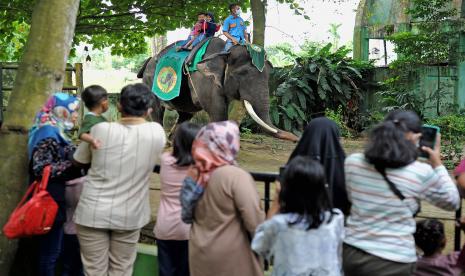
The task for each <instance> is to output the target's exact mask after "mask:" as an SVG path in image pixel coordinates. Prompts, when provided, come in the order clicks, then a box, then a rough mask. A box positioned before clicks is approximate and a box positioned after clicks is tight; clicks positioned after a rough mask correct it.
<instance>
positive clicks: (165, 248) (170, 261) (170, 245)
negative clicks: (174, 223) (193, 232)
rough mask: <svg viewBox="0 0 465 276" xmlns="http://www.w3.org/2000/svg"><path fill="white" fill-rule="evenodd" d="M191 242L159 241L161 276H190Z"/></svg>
mask: <svg viewBox="0 0 465 276" xmlns="http://www.w3.org/2000/svg"><path fill="white" fill-rule="evenodd" d="M188 243H189V241H187V240H184V241H175V240H159V239H157V247H158V269H159V276H189V250H188Z"/></svg>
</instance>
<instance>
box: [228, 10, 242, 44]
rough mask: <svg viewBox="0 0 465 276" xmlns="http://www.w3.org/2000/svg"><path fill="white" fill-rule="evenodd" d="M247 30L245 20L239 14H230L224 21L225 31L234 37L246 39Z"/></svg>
mask: <svg viewBox="0 0 465 276" xmlns="http://www.w3.org/2000/svg"><path fill="white" fill-rule="evenodd" d="M245 30H246V26H245V24H244V20H243V19H242V18H241V17H240V16H238V17H236V18H234V16H233V15H230V16H228V18H226V20H225V21H224V23H223V32H228V33H229V34H230V35H231V36H232V37H234V38H235V39H237V40H238V41H240V40H245V37H244V31H245Z"/></svg>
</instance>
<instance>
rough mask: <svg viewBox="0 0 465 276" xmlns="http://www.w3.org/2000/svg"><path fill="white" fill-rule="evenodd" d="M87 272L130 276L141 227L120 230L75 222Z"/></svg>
mask: <svg viewBox="0 0 465 276" xmlns="http://www.w3.org/2000/svg"><path fill="white" fill-rule="evenodd" d="M76 228H77V236H78V239H79V244H80V247H81V259H82V264H83V266H84V273H85V275H86V276H131V275H132V270H133V266H134V261H135V260H136V255H137V248H136V246H137V241H138V240H139V234H140V229H138V230H130V231H119V230H110V229H98V228H90V227H85V226H82V225H76Z"/></svg>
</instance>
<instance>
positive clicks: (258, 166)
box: [144, 135, 464, 251]
mask: <svg viewBox="0 0 465 276" xmlns="http://www.w3.org/2000/svg"><path fill="white" fill-rule="evenodd" d="M364 143H365V140H364V139H357V140H346V139H343V140H342V144H343V147H344V149H345V151H346V154H351V153H354V152H361V151H363V147H364ZM295 145H296V144H294V143H292V142H288V141H282V140H277V139H275V138H272V137H269V136H263V135H243V136H242V137H241V150H240V153H239V158H238V162H239V165H240V166H241V167H242V168H244V169H246V170H248V171H251V172H274V173H277V172H278V170H279V167H280V166H282V165H284V164H285V163H286V162H287V160H288V158H289V155H290V154H291V153H292V150H293V149H294V147H295ZM159 188H160V182H159V178H158V175H157V174H154V175H153V181H152V185H151V206H152V219H153V221H155V220H156V214H157V207H158V204H159ZM257 189H258V191H259V193H260V195H261V197H262V198H263V197H264V192H263V190H264V184H263V183H259V182H257ZM271 190H272V194H273V187H272V188H271ZM423 217H437V218H441V219H442V220H443V222H444V223H445V225H446V232H447V238H448V243H447V246H446V251H450V250H452V249H453V239H454V222H453V221H452V220H451V219H453V218H454V213H453V212H446V211H443V210H440V209H438V208H436V207H434V206H431V205H429V204H428V203H426V202H423V203H422V212H421V213H420V214H419V219H421V218H423ZM152 229H153V223H151V224H149V225H148V226H147V227H146V228H145V231H144V241H145V242H149V243H151V242H153V234H152V233H151V232H152ZM463 240H464V239H463V237H462V241H463Z"/></svg>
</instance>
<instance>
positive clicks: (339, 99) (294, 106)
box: [243, 43, 372, 135]
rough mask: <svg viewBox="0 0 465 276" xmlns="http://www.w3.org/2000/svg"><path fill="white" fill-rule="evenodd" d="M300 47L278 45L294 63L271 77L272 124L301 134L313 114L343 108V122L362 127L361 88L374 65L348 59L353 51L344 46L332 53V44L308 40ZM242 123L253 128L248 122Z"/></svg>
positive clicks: (356, 127)
mask: <svg viewBox="0 0 465 276" xmlns="http://www.w3.org/2000/svg"><path fill="white" fill-rule="evenodd" d="M301 48H302V49H303V50H302V51H300V52H294V51H291V50H290V49H289V48H279V49H280V50H281V51H283V49H284V50H285V51H288V52H289V56H290V57H292V58H294V63H293V65H292V66H287V67H284V68H276V69H275V70H274V71H273V72H272V75H271V77H270V79H271V80H272V81H271V82H270V92H271V99H270V115H271V121H272V123H273V124H274V125H276V126H278V127H279V128H281V129H284V130H287V131H291V132H293V133H295V134H298V135H299V134H301V132H302V131H303V129H304V127H305V126H306V125H307V123H308V122H309V121H310V120H311V118H312V116H313V115H316V114H321V113H324V112H325V110H327V109H332V110H338V108H340V107H341V108H340V109H339V110H340V112H341V113H342V114H343V120H344V123H345V124H346V125H347V126H348V127H350V128H353V129H356V130H359V129H360V128H361V125H360V124H359V123H360V120H361V118H360V112H359V105H360V100H361V93H360V90H361V89H363V88H364V86H365V85H366V81H365V80H364V78H363V74H364V73H366V72H367V70H368V69H369V68H371V67H372V66H371V64H370V63H363V62H357V61H354V60H352V59H351V58H348V57H347V55H348V54H349V53H350V50H349V49H347V48H345V47H341V48H339V49H337V50H336V51H335V52H332V51H331V48H332V44H331V43H329V44H326V45H325V46H323V47H318V46H315V45H314V44H311V43H307V44H305V45H304V46H302V47H301ZM243 126H246V127H248V128H253V126H251V125H249V124H247V121H246V123H245V124H243Z"/></svg>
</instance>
